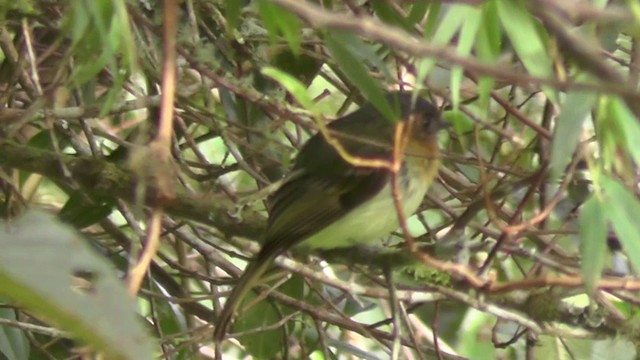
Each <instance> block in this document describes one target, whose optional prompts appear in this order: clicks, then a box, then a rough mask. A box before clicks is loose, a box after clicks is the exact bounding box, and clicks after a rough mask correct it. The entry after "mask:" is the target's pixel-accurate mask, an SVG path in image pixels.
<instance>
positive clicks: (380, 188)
mask: <svg viewBox="0 0 640 360" xmlns="http://www.w3.org/2000/svg"><path fill="white" fill-rule="evenodd" d="M384 98H385V101H387V103H388V104H389V105H390V107H391V109H393V110H395V111H394V113H395V114H396V117H397V119H388V118H387V117H385V116H384V115H383V113H381V112H380V111H379V110H378V109H377V107H376V106H374V105H373V104H372V103H371V102H367V103H365V104H363V105H362V107H360V109H358V110H356V111H354V112H352V113H350V114H347V115H345V116H343V117H340V118H338V119H336V120H334V121H332V122H331V123H330V124H329V125H328V126H327V129H328V130H329V136H330V138H331V139H332V140H333V141H337V142H338V143H339V145H340V147H342V150H343V151H344V152H346V153H347V154H349V156H350V157H352V158H355V159H364V160H383V161H386V162H387V163H390V162H391V161H393V158H394V155H393V154H394V153H393V146H394V133H395V128H396V124H397V123H398V122H400V121H402V122H404V123H405V125H406V126H407V128H408V129H409V132H408V135H407V138H406V139H405V146H404V152H403V154H402V155H403V156H402V165H401V167H400V169H399V171H398V177H397V179H398V180H397V184H398V185H397V188H398V189H399V194H400V195H399V198H400V203H401V204H402V205H401V207H402V213H403V214H404V215H405V216H410V215H412V214H413V213H414V212H415V211H416V210H417V209H418V207H419V206H420V204H421V202H422V200H423V198H424V196H425V194H426V192H427V190H428V189H429V187H430V186H431V184H432V183H433V181H434V179H435V178H436V177H437V174H438V169H439V166H440V156H439V148H438V139H437V133H438V131H439V130H440V129H443V128H445V127H447V125H446V123H445V122H443V121H442V119H441V116H440V112H439V110H438V108H437V107H436V106H434V105H433V104H432V103H430V102H429V101H427V100H425V99H423V98H421V97H417V98H416V100H415V101H413V96H412V94H411V93H410V92H408V91H394V92H391V91H390V92H386V93H385V97H384ZM394 120H395V121H394ZM348 160H349V159H347V158H346V157H345V156H344V155H342V154H341V153H340V152H339V151H338V150H336V146H335V144H332V142H330V141H327V138H326V137H325V135H323V134H322V133H317V134H315V135H314V136H312V137H311V138H309V140H307V142H306V143H305V144H304V145H303V146H302V148H301V149H300V152H299V153H298V156H297V158H296V160H295V162H294V165H293V168H292V169H291V171H290V172H289V174H288V175H286V176H285V177H284V180H283V182H282V185H281V186H280V187H279V188H278V189H277V190H276V191H275V192H274V194H273V195H272V197H271V199H269V201H268V203H269V206H268V207H269V208H270V211H269V218H268V221H267V227H266V231H265V234H264V238H263V241H262V248H261V249H260V251H259V252H258V254H257V256H256V257H255V258H254V259H253V260H252V261H251V262H250V263H249V264H248V265H247V267H246V269H245V270H244V273H243V274H242V276H241V277H240V278H239V280H238V282H237V284H236V285H235V287H234V288H233V289H232V290H231V293H230V295H229V296H228V297H227V299H226V302H225V303H224V307H223V309H222V311H221V312H220V314H219V315H218V316H217V319H215V322H214V325H215V329H214V341H215V342H216V343H219V342H221V341H223V340H224V338H225V336H226V334H227V331H228V329H229V326H230V324H231V321H232V319H233V316H234V314H235V312H237V310H238V309H239V306H240V304H241V302H242V300H243V298H244V297H245V295H247V293H248V292H249V291H251V289H252V288H253V287H254V286H255V285H257V284H259V281H260V278H261V277H262V275H263V274H264V273H265V272H266V271H267V270H269V268H270V267H271V265H272V263H273V261H274V259H275V258H276V257H277V256H278V255H280V254H281V253H283V252H285V251H286V250H289V249H291V248H295V249H296V250H300V251H303V252H310V251H319V250H334V249H340V248H348V247H353V246H360V245H367V244H371V243H372V242H375V241H376V240H377V239H380V238H381V237H384V236H387V235H389V234H390V233H391V232H392V231H394V230H396V229H397V228H398V226H399V221H398V215H397V211H396V205H395V203H394V200H393V192H392V189H393V187H392V185H391V179H392V176H391V170H390V169H389V168H388V167H384V166H382V167H380V166H372V165H373V164H371V163H370V162H367V161H360V162H358V161H357V160H356V161H351V162H350V161H348Z"/></svg>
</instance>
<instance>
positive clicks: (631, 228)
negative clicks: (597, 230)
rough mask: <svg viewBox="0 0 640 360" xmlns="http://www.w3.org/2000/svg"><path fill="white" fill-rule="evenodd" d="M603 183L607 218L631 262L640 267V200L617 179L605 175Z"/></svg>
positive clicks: (636, 267) (635, 266) (637, 267)
mask: <svg viewBox="0 0 640 360" xmlns="http://www.w3.org/2000/svg"><path fill="white" fill-rule="evenodd" d="M601 185H602V188H603V190H604V193H605V194H606V203H607V211H605V214H606V216H607V219H608V220H609V222H610V223H611V226H612V227H613V230H614V231H615V232H616V234H617V235H618V239H619V240H620V243H621V244H622V248H623V249H624V252H625V253H626V254H627V256H628V257H629V260H630V261H631V264H632V265H633V266H634V268H635V269H636V270H637V269H640V241H638V234H640V218H639V216H640V202H639V201H638V198H637V197H636V196H635V195H634V194H633V193H632V192H630V191H629V190H627V189H626V188H625V187H624V186H623V185H622V184H621V183H620V182H618V181H617V180H614V179H612V178H609V177H604V176H603V178H602V181H601Z"/></svg>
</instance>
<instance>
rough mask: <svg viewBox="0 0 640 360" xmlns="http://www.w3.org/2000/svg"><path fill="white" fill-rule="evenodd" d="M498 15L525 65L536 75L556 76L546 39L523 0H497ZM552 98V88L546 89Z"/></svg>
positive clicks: (547, 77) (549, 77) (553, 94)
mask: <svg viewBox="0 0 640 360" xmlns="http://www.w3.org/2000/svg"><path fill="white" fill-rule="evenodd" d="M497 8H498V16H499V17H500V23H501V24H502V27H503V28H504V30H505V33H506V35H507V36H508V37H509V39H510V40H511V46H513V49H514V50H515V52H516V54H518V58H519V59H520V61H522V64H523V65H524V67H525V68H526V69H527V70H528V71H529V72H530V73H531V74H532V75H534V76H537V77H541V78H545V79H551V78H553V77H554V73H553V62H552V61H551V58H550V57H549V54H548V53H547V47H546V40H545V39H543V38H542V36H541V33H540V32H538V29H537V28H536V20H535V19H534V18H533V16H531V14H530V13H529V12H528V11H527V9H526V7H525V5H524V2H523V1H522V0H509V1H497ZM545 94H547V96H548V97H549V98H550V99H555V97H556V96H555V93H554V92H553V91H552V90H545Z"/></svg>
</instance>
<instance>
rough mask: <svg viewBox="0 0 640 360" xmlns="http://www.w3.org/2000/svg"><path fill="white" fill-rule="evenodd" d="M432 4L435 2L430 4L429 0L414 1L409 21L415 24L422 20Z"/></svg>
mask: <svg viewBox="0 0 640 360" xmlns="http://www.w3.org/2000/svg"><path fill="white" fill-rule="evenodd" d="M432 4H433V3H431V4H430V3H429V2H428V1H416V2H414V3H413V5H412V6H411V10H410V11H409V14H408V15H407V22H408V23H409V24H411V25H412V26H413V25H415V24H416V23H418V22H420V21H422V19H423V18H424V15H425V14H426V13H427V10H429V6H431V5H432Z"/></svg>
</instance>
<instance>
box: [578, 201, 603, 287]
mask: <svg viewBox="0 0 640 360" xmlns="http://www.w3.org/2000/svg"><path fill="white" fill-rule="evenodd" d="M579 225H580V255H581V259H582V263H581V266H582V267H581V269H582V278H583V280H584V285H585V288H586V290H587V292H588V293H589V294H593V291H594V290H595V288H596V284H597V282H598V280H599V279H600V276H601V274H602V269H603V268H604V262H605V256H606V254H607V242H606V236H607V221H606V218H605V214H604V211H603V209H602V204H601V203H600V200H599V199H598V197H597V196H595V195H594V196H592V197H591V198H590V199H589V200H587V201H586V202H585V203H584V205H582V210H581V211H580V218H579Z"/></svg>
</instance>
